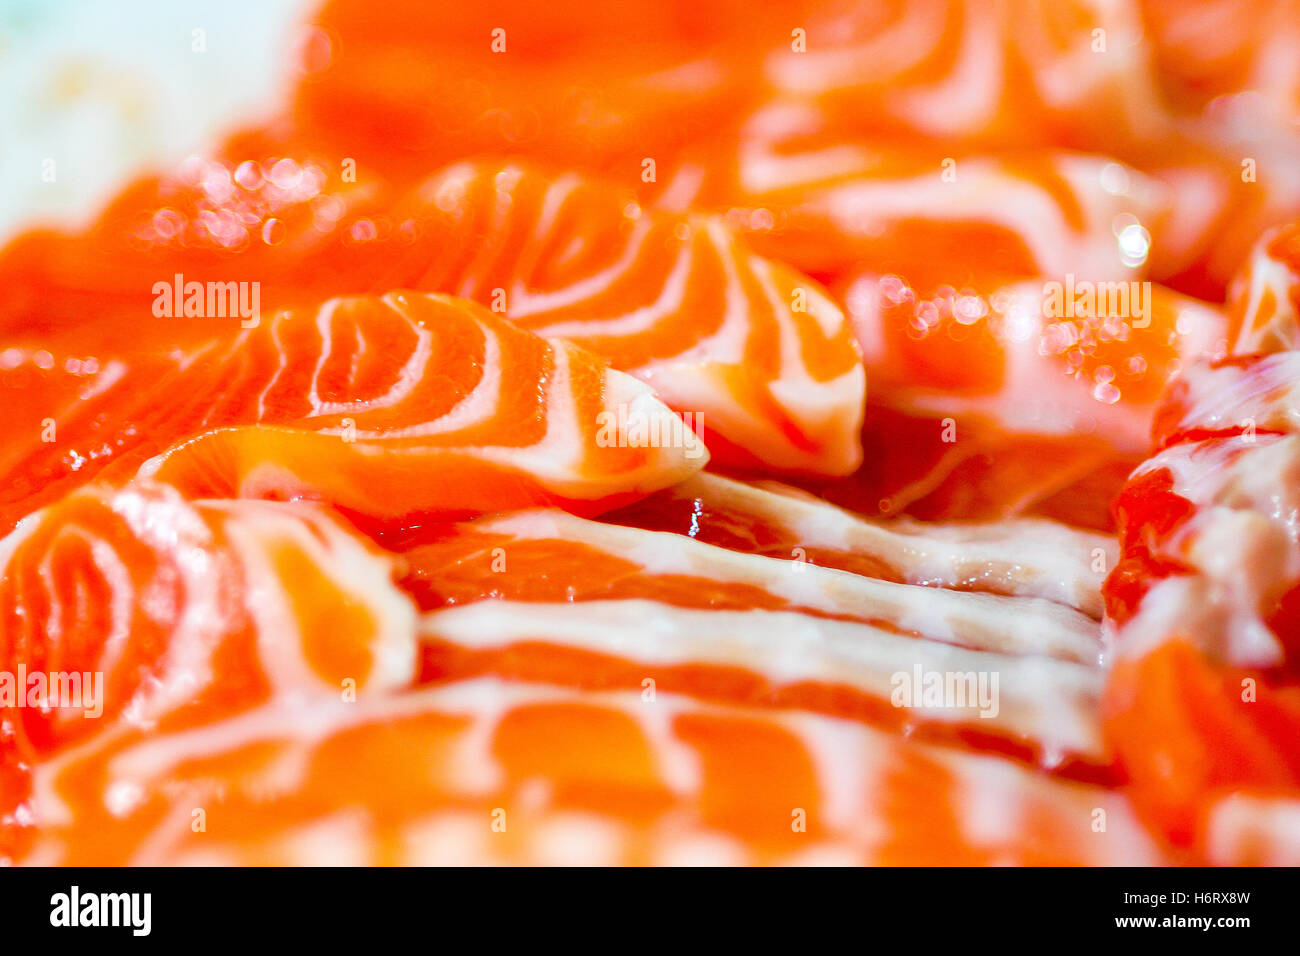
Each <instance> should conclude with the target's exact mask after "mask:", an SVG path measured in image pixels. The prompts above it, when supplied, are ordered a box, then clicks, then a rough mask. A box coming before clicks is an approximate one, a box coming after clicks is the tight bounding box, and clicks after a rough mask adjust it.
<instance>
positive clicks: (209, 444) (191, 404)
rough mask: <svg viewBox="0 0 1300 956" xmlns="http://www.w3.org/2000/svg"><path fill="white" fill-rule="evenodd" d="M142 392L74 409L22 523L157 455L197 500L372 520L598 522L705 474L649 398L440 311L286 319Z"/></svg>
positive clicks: (418, 302)
mask: <svg viewBox="0 0 1300 956" xmlns="http://www.w3.org/2000/svg"><path fill="white" fill-rule="evenodd" d="M135 387H136V388H138V389H139V392H138V393H137V394H133V395H131V396H129V397H128V399H127V401H125V402H123V401H122V399H121V397H120V396H119V395H117V394H114V395H113V396H111V398H112V400H111V401H107V400H106V401H107V405H106V407H103V406H101V404H99V403H97V402H95V401H91V402H88V403H77V404H75V405H74V406H73V407H72V408H71V410H70V411H69V413H68V417H67V418H66V419H64V420H63V422H62V423H61V426H60V428H59V431H58V434H57V439H58V440H57V441H56V442H52V443H46V442H42V443H39V444H37V445H36V447H33V448H32V449H31V451H30V452H29V454H28V455H27V456H26V457H25V458H23V459H22V460H21V461H20V462H17V463H15V464H14V467H15V469H16V470H18V471H19V473H20V474H26V475H32V474H40V475H43V476H44V482H43V484H42V485H41V486H39V487H38V488H35V489H32V488H21V487H20V488H17V489H13V490H11V493H10V500H9V501H8V502H6V505H7V508H6V514H7V515H8V516H9V517H10V520H11V521H12V520H14V519H16V518H17V517H20V516H21V515H22V514H25V513H26V512H27V511H30V510H31V509H32V507H34V506H35V505H36V504H39V503H42V502H43V501H48V500H52V499H54V498H56V497H57V496H58V495H59V494H60V493H62V492H63V491H65V490H66V489H67V488H69V487H75V486H77V485H79V484H82V483H83V482H85V481H86V480H88V479H90V478H91V477H93V476H94V475H95V474H96V473H98V472H100V471H101V470H103V469H104V468H105V466H106V465H108V464H109V463H110V462H111V463H112V467H113V473H115V474H116V475H118V476H119V477H128V476H129V475H130V474H131V473H133V472H134V470H135V468H137V467H139V466H140V465H141V463H142V462H144V461H145V459H147V458H149V456H151V455H156V454H159V453H162V454H161V455H160V457H158V458H156V459H154V460H151V461H149V462H147V464H146V465H145V468H144V470H145V472H146V473H147V474H148V475H151V476H154V477H157V478H159V479H160V480H163V481H166V482H170V483H173V484H176V485H178V486H180V487H182V488H183V489H184V490H185V491H186V492H187V493H188V494H190V495H191V496H192V497H227V496H231V495H236V494H244V495H246V496H254V497H255V496H263V497H282V498H283V497H311V498H317V499H324V500H329V501H331V502H333V503H335V504H338V505H341V506H344V507H347V508H349V509H351V510H353V511H355V512H358V513H360V514H363V515H367V516H371V517H392V516H397V515H404V514H410V513H416V512H442V513H451V514H465V513H472V512H480V511H485V510H493V509H497V508H502V507H517V506H520V505H527V504H539V503H561V502H568V503H572V504H573V505H574V506H575V507H578V506H581V507H586V508H590V509H598V508H600V507H608V506H611V505H613V504H617V503H620V502H625V501H627V500H629V499H631V498H635V497H636V496H638V495H642V494H647V493H649V492H652V491H654V490H657V489H658V488H661V487H664V486H666V485H670V484H673V483H674V482H676V481H678V480H680V479H681V478H683V477H685V476H687V475H689V474H691V473H692V472H694V471H696V470H698V468H699V467H701V466H702V465H703V464H704V462H705V461H706V460H707V453H706V451H705V450H704V446H703V443H702V442H701V441H700V440H699V439H698V437H697V436H696V435H695V434H694V433H693V432H691V431H690V430H689V429H687V428H685V427H684V426H683V424H682V422H681V420H680V419H678V418H677V417H676V416H674V415H673V414H672V413H671V412H670V411H669V410H668V409H667V408H665V407H664V406H663V405H662V404H661V403H660V402H658V401H657V400H656V399H655V398H654V397H653V395H652V394H651V393H650V391H649V390H648V389H647V388H646V386H644V385H642V384H641V383H639V382H637V381H636V380H634V379H632V378H630V377H628V376H625V375H623V374H621V373H619V372H615V371H612V370H610V369H609V368H608V367H607V366H606V365H605V363H604V362H603V361H601V360H600V359H598V358H596V357H595V356H593V355H591V354H590V353H587V352H585V351H583V350H582V349H579V348H576V347H575V346H573V345H571V344H569V343H567V342H560V341H554V340H547V339H543V338H540V337H538V336H535V335H532V334H530V333H528V332H525V331H523V330H521V329H519V328H518V327H516V326H513V325H511V324H509V323H507V322H505V321H504V320H502V319H500V318H498V317H496V316H494V315H492V314H491V313H489V312H488V311H486V310H484V309H481V308H479V307H478V306H475V305H473V304H472V303H467V302H459V301H457V300H453V299H448V298H446V297H440V296H425V295H420V294H416V293H393V294H391V295H388V296H385V297H383V298H382V299H380V298H366V297H358V298H350V299H336V300H331V301H329V302H327V303H325V304H324V305H323V306H320V307H319V308H316V309H311V310H301V311H295V312H287V313H280V314H277V315H275V316H274V317H270V318H268V319H265V320H263V321H261V322H260V323H259V324H258V326H257V327H256V328H254V329H247V330H244V331H242V332H240V333H239V334H238V335H237V336H235V337H233V338H230V339H226V340H215V341H210V342H208V343H206V344H205V345H203V346H199V347H195V348H194V349H192V350H191V351H189V352H188V353H185V354H183V355H182V356H181V358H180V359H179V360H178V361H176V362H175V363H174V367H173V368H172V369H171V370H170V372H169V374H167V375H166V376H164V377H162V378H160V379H159V380H156V381H141V379H140V377H139V376H137V378H136V379H135ZM634 430H635V432H634ZM652 436H668V438H670V439H672V440H668V441H663V440H661V441H658V442H652V441H651V437H652ZM83 443H84V444H83ZM177 443H179V444H177ZM87 446H93V447H94V448H96V449H97V450H98V449H99V448H101V447H102V448H103V449H104V452H103V453H102V454H99V455H94V454H90V453H89V448H88V447H87ZM171 446H175V447H171Z"/></svg>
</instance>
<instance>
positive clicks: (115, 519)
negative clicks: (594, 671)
mask: <svg viewBox="0 0 1300 956" xmlns="http://www.w3.org/2000/svg"><path fill="white" fill-rule="evenodd" d="M395 571H396V567H395V564H394V561H393V559H392V557H391V556H388V555H385V554H383V553H382V552H380V551H379V550H378V549H376V548H374V547H373V546H371V545H368V544H366V543H365V542H364V541H363V540H362V539H360V538H358V537H357V536H356V534H355V533H354V532H353V531H352V530H351V529H350V528H349V527H348V526H347V525H346V524H345V523H344V522H343V521H341V520H340V519H339V518H338V517H337V516H335V515H333V514H332V513H330V512H329V511H328V510H326V509H323V508H321V507H319V506H316V505H308V504H304V503H280V502H259V501H236V502H225V501H204V502H189V501H186V500H184V499H183V498H182V497H181V496H180V495H179V494H178V493H177V492H176V491H175V490H174V489H171V488H169V487H167V486H165V485H153V484H147V483H135V484H133V485H132V486H130V487H128V488H126V489H123V490H113V489H110V488H107V487H104V486H100V485H90V486H87V487H85V488H82V489H80V490H77V491H75V492H73V493H72V494H70V495H69V496H68V497H66V498H65V499H63V500H62V501H60V502H58V503H57V504H55V505H53V506H51V507H49V508H46V509H44V510H41V511H39V512H37V513H35V514H33V515H30V516H29V517H28V518H26V519H25V520H24V521H23V522H22V523H21V524H20V525H19V526H18V528H17V529H16V530H15V531H13V532H12V533H11V534H9V535H8V536H7V537H6V538H4V539H3V540H0V674H2V675H3V677H0V856H3V857H9V858H12V857H13V856H14V855H15V854H17V853H18V852H19V849H20V848H21V847H22V846H24V845H25V844H26V842H27V841H28V839H29V838H30V836H31V826H32V825H33V821H32V818H31V816H30V814H29V813H28V812H27V805H26V803H25V801H26V800H27V799H28V797H29V796H30V789H29V788H30V772H31V769H32V767H33V766H34V765H39V764H40V762H41V761H43V760H46V759H49V758H50V755H51V754H54V753H59V752H65V753H66V752H68V751H69V750H70V749H71V750H73V751H75V750H76V749H77V748H78V747H80V746H86V741H87V740H89V739H91V738H94V737H96V736H99V737H106V738H110V739H114V738H116V737H118V736H121V735H124V734H125V735H128V736H134V735H142V734H143V735H148V734H154V733H160V734H166V733H168V732H169V731H176V730H179V729H181V728H186V727H199V726H204V725H206V724H207V723H208V722H210V721H214V720H219V719H222V718H224V717H227V716H229V715H231V714H235V713H241V712H245V711H249V710H252V709H254V708H257V707H259V706H261V705H263V704H265V703H267V702H268V701H271V700H276V699H293V700H302V699H306V698H308V697H312V696H324V697H329V698H331V699H340V698H341V699H355V698H356V696H357V695H358V694H360V695H362V696H365V695H368V694H373V693H376V692H379V691H383V690H392V689H395V688H398V687H404V686H407V685H409V684H410V683H411V681H412V680H413V679H414V677H415V676H416V663H417V649H416V640H415V630H414V627H415V609H414V607H413V605H412V604H411V602H410V600H409V598H407V597H406V596H405V595H404V594H403V593H402V592H401V591H400V590H398V588H397V587H396V586H395V585H394V582H393V577H394V573H395Z"/></svg>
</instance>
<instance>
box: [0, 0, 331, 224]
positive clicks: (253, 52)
mask: <svg viewBox="0 0 1300 956" xmlns="http://www.w3.org/2000/svg"><path fill="white" fill-rule="evenodd" d="M314 6H315V4H314V3H313V2H311V0H223V2H220V3H214V2H201V3H196V2H192V0H181V2H176V0H118V2H113V3H104V2H101V0H0V144H3V145H2V146H0V241H3V240H4V239H7V238H9V237H11V236H12V235H13V234H14V233H15V232H17V231H19V230H20V229H21V228H23V227H24V226H27V225H34V224H36V223H38V222H39V223H57V224H59V225H66V226H69V227H72V226H77V225H84V224H85V223H87V222H88V221H89V220H90V219H92V218H93V216H94V214H95V212H96V211H98V209H99V208H100V207H101V206H102V205H103V203H105V202H106V201H107V200H108V199H110V198H111V196H112V194H113V191H114V188H115V187H116V186H119V185H120V184H121V183H122V182H124V181H125V180H126V179H128V178H130V177H131V176H132V175H133V174H137V173H141V172H144V171H146V170H148V169H150V168H153V167H155V166H159V165H168V164H171V163H175V162H178V161H179V160H181V159H183V158H184V157H185V156H186V155H188V154H189V153H191V152H194V151H204V150H207V149H211V148H213V147H215V146H216V144H217V143H219V142H220V140H221V136H222V134H223V133H225V132H229V130H230V129H231V128H232V127H233V126H235V125H236V124H242V123H247V122H256V121H257V120H258V119H262V118H265V117H266V116H267V115H268V113H269V110H270V108H271V104H274V103H277V102H282V101H283V97H284V96H286V95H287V88H288V84H289V81H290V79H291V77H290V76H289V70H288V68H287V64H288V63H289V60H288V58H287V57H286V56H285V51H286V50H288V49H291V47H292V44H293V41H294V39H295V36H296V35H297V31H298V29H299V25H300V24H301V23H302V21H303V20H304V19H305V18H306V16H307V15H308V13H309V12H310V10H311V9H312V8H313V7H314ZM196 30H197V31H202V32H201V33H196V32H195V31H196ZM47 159H53V160H54V161H55V167H54V173H55V175H54V177H53V181H50V177H49V176H48V175H44V176H43V173H44V172H45V170H46V168H47V167H46V166H45V165H44V163H45V161H46V160H47Z"/></svg>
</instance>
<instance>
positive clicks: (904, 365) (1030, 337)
mask: <svg viewBox="0 0 1300 956" xmlns="http://www.w3.org/2000/svg"><path fill="white" fill-rule="evenodd" d="M841 295H842V296H843V298H844V300H845V301H846V303H847V305H848V310H849V315H850V318H851V320H852V322H853V325H854V331H855V333H856V335H857V337H858V339H859V341H860V343H861V344H862V348H863V354H864V360H865V362H866V365H867V374H868V377H870V378H871V379H872V381H873V383H874V384H873V387H872V397H871V399H870V400H869V402H868V406H867V414H866V416H865V422H864V426H863V432H862V442H863V448H864V453H865V461H864V464H863V466H862V468H860V469H859V470H858V472H857V473H855V474H854V475H853V476H851V478H849V479H847V480H844V481H838V482H804V484H805V485H806V486H807V487H808V488H809V490H812V491H815V492H816V493H818V494H820V495H822V496H824V497H826V498H828V499H830V500H832V501H834V502H836V503H838V504H842V505H845V506H848V507H852V508H854V509H855V510H858V511H861V512H863V513H865V514H871V515H881V516H890V515H897V514H906V515H910V516H912V517H916V518H921V519H925V520H952V519H982V520H987V519H1003V518H1008V517H1014V516H1020V515H1038V516H1042V517H1050V518H1054V519H1056V520H1062V521H1065V522H1067V523H1069V524H1073V525H1078V526H1082V527H1088V528H1095V529H1099V530H1111V528H1112V527H1113V526H1112V523H1111V517H1110V503H1111V501H1112V500H1113V498H1114V496H1115V495H1116V494H1117V493H1118V491H1119V489H1120V487H1121V485H1122V483H1123V480H1124V478H1125V476H1126V475H1127V474H1128V472H1129V471H1131V470H1132V468H1133V467H1135V466H1136V465H1137V463H1138V462H1139V461H1140V459H1141V456H1142V454H1143V453H1144V451H1145V449H1146V447H1147V434H1148V431H1149V427H1150V421H1151V416H1152V414H1153V413H1154V411H1155V409H1156V406H1157V400H1158V399H1159V397H1160V395H1161V391H1162V389H1163V388H1164V387H1165V385H1166V384H1167V383H1169V382H1170V381H1171V379H1172V378H1173V377H1174V375H1175V374H1176V373H1177V372H1178V371H1179V370H1180V369H1181V368H1183V366H1184V365H1185V364H1186V363H1187V362H1189V361H1190V360H1191V359H1192V358H1194V357H1196V356H1199V355H1204V354H1211V355H1212V354H1216V353H1220V352H1222V351H1223V349H1224V348H1225V341H1224V340H1225V337H1226V332H1225V320H1224V318H1223V316H1222V315H1221V314H1220V312H1219V310H1218V309H1216V308H1214V307H1213V306H1210V305H1209V304H1207V303H1203V302H1200V301H1199V300H1196V299H1191V298H1189V297H1186V296H1182V295H1180V294H1178V293H1175V292H1172V291H1170V290H1168V289H1165V288H1163V287H1161V286H1158V285H1152V284H1148V283H1143V282H1136V281H1134V282H1116V283H1104V282H1098V283H1093V282H1088V281H1086V280H1079V281H1078V282H1077V283H1076V282H1075V280H1074V279H1073V278H1071V277H1067V279H1066V281H1040V282H1023V283H1017V284H1015V285H1011V286H1008V287H1005V288H1002V289H1000V290H997V291H996V292H992V293H988V294H981V293H979V292H978V291H976V290H974V289H970V288H967V289H962V290H959V289H957V288H954V287H953V286H951V285H947V286H942V287H939V288H938V289H936V290H934V291H932V292H922V291H921V290H920V289H919V288H918V287H916V286H914V285H913V284H911V283H909V282H908V281H907V280H906V279H904V278H903V277H901V276H898V275H886V276H876V275H867V276H861V277H859V278H858V279H856V280H855V281H854V282H852V283H851V284H850V285H848V286H847V288H845V289H844V290H843V291H842V292H841Z"/></svg>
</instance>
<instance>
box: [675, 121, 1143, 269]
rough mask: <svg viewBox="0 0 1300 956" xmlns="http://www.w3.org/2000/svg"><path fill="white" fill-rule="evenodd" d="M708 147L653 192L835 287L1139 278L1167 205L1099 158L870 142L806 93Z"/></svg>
mask: <svg viewBox="0 0 1300 956" xmlns="http://www.w3.org/2000/svg"><path fill="white" fill-rule="evenodd" d="M709 149H710V151H709V152H704V151H703V150H699V151H697V152H696V153H694V154H687V155H686V156H685V157H684V158H683V159H682V160H681V161H679V163H678V165H677V167H675V169H674V172H673V175H672V176H671V177H665V182H664V185H663V186H662V189H661V191H659V192H658V193H657V195H656V196H655V197H654V201H655V202H656V203H657V204H658V205H660V206H664V207H670V208H686V207H687V206H688V205H694V206H696V207H703V208H710V209H717V210H719V211H722V212H725V213H726V218H727V222H728V223H729V224H731V225H733V226H735V227H737V228H739V229H741V230H743V231H744V233H745V236H746V238H747V239H748V241H749V242H750V244H751V245H753V246H754V247H755V248H756V249H758V250H759V251H760V252H762V253H764V254H766V255H770V256H773V257H777V258H780V259H782V260H783V261H786V262H789V263H791V264H792V265H794V266H796V267H798V268H800V269H803V270H804V271H806V272H808V273H810V274H812V275H815V276H817V277H818V278H820V279H823V280H824V281H828V282H834V281H837V280H842V279H844V278H846V277H848V276H851V275H853V274H855V273H859V272H875V273H879V274H888V273H900V274H902V275H905V276H907V277H908V278H909V279H910V280H911V281H912V282H913V283H915V284H917V285H920V286H923V287H930V286H938V285H941V284H943V283H953V284H955V285H957V286H959V287H960V286H974V287H976V288H978V289H980V290H981V291H983V292H985V293H989V292H992V291H993V290H994V289H996V288H997V287H999V286H1001V285H1004V284H1006V283H1009V282H1014V281H1017V280H1020V279H1028V278H1034V277H1037V276H1040V275H1047V276H1064V275H1065V274H1066V273H1067V272H1069V273H1074V274H1075V275H1076V276H1077V277H1078V278H1080V279H1090V280H1094V281H1095V280H1100V279H1129V278H1138V277H1140V276H1141V275H1142V274H1143V273H1144V269H1143V266H1144V263H1145V253H1144V252H1143V254H1142V255H1141V256H1139V255H1138V252H1139V246H1138V243H1139V241H1140V240H1141V239H1142V237H1143V236H1147V238H1149V236H1148V235H1147V232H1146V230H1147V229H1150V228H1151V226H1152V224H1153V223H1154V222H1156V221H1158V219H1159V217H1160V216H1161V215H1163V213H1164V211H1165V207H1166V203H1167V201H1168V196H1167V192H1166V190H1165V189H1164V188H1163V187H1162V186H1161V185H1160V184H1159V183H1157V182H1156V181H1154V180H1152V179H1150V178H1149V177H1146V176H1144V175H1142V174H1141V173H1139V172H1137V171H1136V170H1135V169H1132V168H1130V167H1128V166H1126V165H1124V164H1122V163H1119V162H1117V161H1115V160H1113V159H1109V158H1106V157H1103V156H1095V155H1089V154H1082V153H1073V152H1069V151H1065V150H1048V151H1020V152H1016V151H1009V152H1006V151H1004V152H998V153H991V154H987V155H985V154H981V153H979V152H971V151H969V150H954V149H953V148H952V144H951V143H949V142H946V141H945V142H941V143H936V144H925V143H918V142H915V141H908V142H907V143H906V144H905V145H904V144H899V143H896V142H892V141H887V142H880V141H874V140H863V139H862V138H861V137H860V136H856V135H853V134H851V133H848V132H846V131H845V130H844V129H842V128H838V127H836V126H835V125H834V124H833V122H832V121H831V120H830V119H829V118H828V116H827V115H826V113H825V112H824V111H823V110H820V109H818V108H816V107H814V106H812V105H810V104H808V103H804V102H799V101H785V100H778V101H776V102H773V103H771V104H767V105H764V106H763V107H761V108H760V109H758V110H757V111H756V112H755V113H754V114H753V115H752V116H751V117H749V118H748V119H747V120H746V121H745V122H744V123H743V124H742V125H741V126H740V128H739V129H738V131H737V132H736V133H735V134H734V141H727V142H726V144H725V147H724V148H722V149H719V148H718V147H717V146H712V147H709ZM719 152H720V153H721V154H722V155H720V156H719V155H715V153H719ZM1117 223H1118V224H1119V226H1120V228H1116V226H1117ZM1122 229H1128V230H1129V232H1128V234H1127V235H1124V237H1123V239H1122V240H1121V238H1120V234H1121V232H1122Z"/></svg>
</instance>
